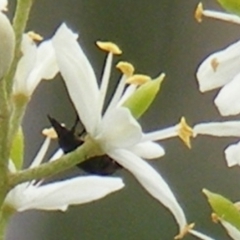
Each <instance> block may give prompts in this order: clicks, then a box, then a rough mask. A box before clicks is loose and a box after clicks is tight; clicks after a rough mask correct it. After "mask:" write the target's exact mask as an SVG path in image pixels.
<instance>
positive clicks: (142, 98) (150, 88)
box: [123, 74, 165, 119]
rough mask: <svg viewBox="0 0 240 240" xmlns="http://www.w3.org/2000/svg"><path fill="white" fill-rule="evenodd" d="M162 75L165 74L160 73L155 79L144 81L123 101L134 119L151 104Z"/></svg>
mask: <svg viewBox="0 0 240 240" xmlns="http://www.w3.org/2000/svg"><path fill="white" fill-rule="evenodd" d="M164 77H165V74H161V75H160V76H159V77H158V78H157V79H155V80H152V81H149V82H146V83H144V84H143V85H141V86H140V87H139V88H138V89H137V90H136V91H135V92H134V93H133V94H132V95H131V96H130V97H129V98H128V99H127V100H126V101H125V102H124V103H123V106H124V107H127V108H128V109H129V110H130V111H131V113H132V115H133V116H134V117H135V118H136V119H138V118H140V117H141V116H142V115H143V114H144V113H145V112H146V111H147V109H148V108H149V106H150V105H151V104H152V102H153V100H154V99H155V97H156V95H157V93H158V91H159V89H160V86H161V83H162V81H163V78H164Z"/></svg>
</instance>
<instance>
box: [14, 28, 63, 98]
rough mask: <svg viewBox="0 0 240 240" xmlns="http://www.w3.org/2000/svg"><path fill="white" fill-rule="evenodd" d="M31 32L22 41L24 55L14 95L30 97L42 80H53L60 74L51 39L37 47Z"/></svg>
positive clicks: (17, 72)
mask: <svg viewBox="0 0 240 240" xmlns="http://www.w3.org/2000/svg"><path fill="white" fill-rule="evenodd" d="M35 36H36V35H35V34H33V33H32V32H30V33H29V34H24V35H23V39H22V45H21V48H22V53H23V56H22V58H21V59H20V61H19V63H18V67H17V71H16V74H15V77H14V86H13V93H14V94H15V95H17V94H24V95H26V96H28V97H30V96H31V95H32V93H33V91H34V90H35V88H36V87H37V85H38V84H39V83H40V81H41V80H42V79H46V80H48V79H52V78H54V77H55V75H56V74H57V72H58V66H57V63H56V58H55V54H54V50H53V46H52V42H51V39H50V40H47V41H43V42H42V43H40V44H39V46H36V44H35V42H34V37H35Z"/></svg>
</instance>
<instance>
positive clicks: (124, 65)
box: [116, 61, 135, 77]
mask: <svg viewBox="0 0 240 240" xmlns="http://www.w3.org/2000/svg"><path fill="white" fill-rule="evenodd" d="M116 68H117V69H119V70H120V71H121V72H122V73H123V74H124V75H126V76H127V77H131V76H132V75H133V73H134V71H135V69H134V66H133V65H132V64H131V63H129V62H123V61H121V62H119V63H118V64H117V65H116Z"/></svg>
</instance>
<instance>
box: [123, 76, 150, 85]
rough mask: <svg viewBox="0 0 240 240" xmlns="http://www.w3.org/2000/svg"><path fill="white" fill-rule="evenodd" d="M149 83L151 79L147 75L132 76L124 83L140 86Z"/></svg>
mask: <svg viewBox="0 0 240 240" xmlns="http://www.w3.org/2000/svg"><path fill="white" fill-rule="evenodd" d="M149 81H151V78H150V77H149V76H147V75H143V74H134V75H133V76H132V77H130V78H128V79H127V81H126V82H127V83H129V84H135V85H142V84H144V83H146V82H149Z"/></svg>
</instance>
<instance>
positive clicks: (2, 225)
mask: <svg viewBox="0 0 240 240" xmlns="http://www.w3.org/2000/svg"><path fill="white" fill-rule="evenodd" d="M13 213H14V210H13V209H11V208H9V207H8V206H4V208H3V209H2V210H1V213H0V240H4V239H5V235H6V227H7V224H8V222H9V219H10V217H11V216H12V214H13Z"/></svg>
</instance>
